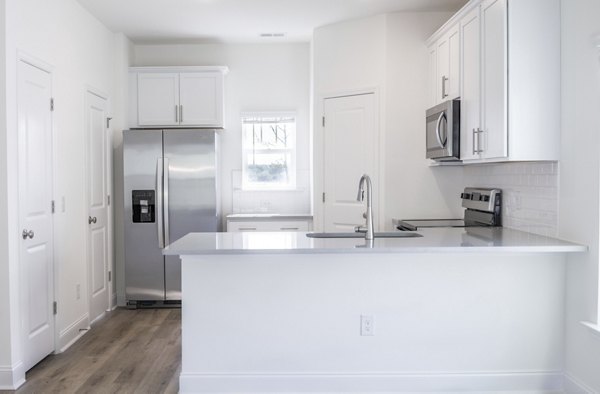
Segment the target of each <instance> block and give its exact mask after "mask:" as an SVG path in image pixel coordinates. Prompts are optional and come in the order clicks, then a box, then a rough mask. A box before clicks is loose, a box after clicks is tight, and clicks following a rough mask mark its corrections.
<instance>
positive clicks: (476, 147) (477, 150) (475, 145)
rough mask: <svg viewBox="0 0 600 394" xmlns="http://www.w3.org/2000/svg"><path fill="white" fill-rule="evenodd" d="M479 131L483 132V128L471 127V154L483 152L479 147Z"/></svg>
mask: <svg viewBox="0 0 600 394" xmlns="http://www.w3.org/2000/svg"><path fill="white" fill-rule="evenodd" d="M481 133H483V130H481V129H480V128H479V127H478V128H476V129H473V154H476V153H483V149H481Z"/></svg>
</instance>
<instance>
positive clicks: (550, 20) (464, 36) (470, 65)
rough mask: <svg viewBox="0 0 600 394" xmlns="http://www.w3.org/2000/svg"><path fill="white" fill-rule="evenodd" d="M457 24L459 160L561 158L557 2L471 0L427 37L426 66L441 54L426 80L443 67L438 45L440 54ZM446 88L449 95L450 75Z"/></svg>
mask: <svg viewBox="0 0 600 394" xmlns="http://www.w3.org/2000/svg"><path fill="white" fill-rule="evenodd" d="M456 29H458V30H457V31H458V33H456V34H457V36H458V37H459V42H460V45H459V46H460V49H459V53H460V55H459V61H458V62H459V68H460V73H459V75H460V78H459V80H458V83H459V85H458V94H457V96H460V99H461V118H460V119H461V125H460V131H461V136H460V137H461V138H460V140H461V144H460V145H461V146H460V152H461V154H460V156H461V159H462V160H463V162H464V163H479V162H486V161H543V160H548V161H554V160H558V159H559V152H560V0H471V1H470V2H469V3H467V5H465V7H463V8H462V9H461V10H460V11H459V12H458V13H457V14H456V15H455V16H453V17H452V18H451V19H450V20H449V21H448V22H447V23H446V24H445V25H444V26H442V28H441V29H440V30H439V31H438V32H436V33H435V34H434V35H433V36H432V37H431V38H430V39H429V40H428V48H429V49H430V61H429V67H430V68H431V67H432V64H431V63H432V62H431V48H435V49H436V50H437V52H438V53H437V59H438V61H437V62H436V64H435V71H432V70H431V69H430V82H429V83H430V85H434V86H438V84H439V83H440V81H441V76H440V75H439V74H440V71H439V70H440V69H441V70H442V71H441V72H442V73H445V72H446V71H445V70H446V69H445V67H446V66H445V65H444V64H443V62H440V61H439V58H440V47H441V48H442V51H441V52H442V53H444V58H445V49H444V46H445V45H446V44H444V41H447V40H448V39H449V38H448V37H451V34H452V32H454V31H456ZM433 43H435V45H433ZM448 48H449V49H448V50H449V52H452V50H451V48H452V46H451V45H448ZM450 58H451V57H450ZM434 73H435V74H436V75H435V77H434V76H433V75H434ZM448 74H449V75H452V63H450V71H448ZM438 79H439V80H438ZM429 89H430V93H429V96H431V89H432V88H431V86H430V87H429ZM436 89H437V88H436ZM447 89H448V90H447V92H448V94H449V97H447V99H451V98H454V94H455V93H454V89H455V87H454V86H453V85H452V80H451V78H450V80H449V81H448V85H447ZM439 92H443V90H440V91H438V93H439ZM437 99H438V100H440V99H441V95H439V94H438V98H437ZM436 103H437V102H435V103H433V104H436ZM430 104H432V103H431V102H430Z"/></svg>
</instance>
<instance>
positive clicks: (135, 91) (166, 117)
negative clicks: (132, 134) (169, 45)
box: [129, 67, 227, 128]
mask: <svg viewBox="0 0 600 394" xmlns="http://www.w3.org/2000/svg"><path fill="white" fill-rule="evenodd" d="M226 72H227V68H225V67H186V68H174V67H152V68H150V67H134V68H131V69H130V106H131V107H132V108H133V109H132V110H131V111H130V117H131V119H130V122H129V123H130V127H134V128H135V127H216V128H222V127H223V107H224V105H223V80H224V75H225V73H226Z"/></svg>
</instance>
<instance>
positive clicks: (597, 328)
mask: <svg viewBox="0 0 600 394" xmlns="http://www.w3.org/2000/svg"><path fill="white" fill-rule="evenodd" d="M580 323H581V324H582V325H583V326H585V327H586V328H587V329H588V330H590V332H591V333H592V334H593V335H595V336H597V337H598V338H600V325H598V324H594V323H592V322H589V321H582V322H580Z"/></svg>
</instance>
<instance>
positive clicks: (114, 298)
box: [110, 293, 119, 311]
mask: <svg viewBox="0 0 600 394" xmlns="http://www.w3.org/2000/svg"><path fill="white" fill-rule="evenodd" d="M110 306H111V308H110V310H111V311H114V310H115V309H117V307H118V306H119V305H118V304H117V293H113V295H112V298H111V300H110Z"/></svg>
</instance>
